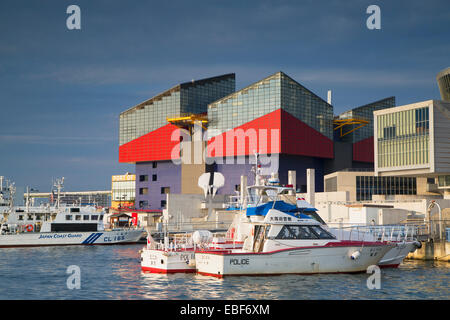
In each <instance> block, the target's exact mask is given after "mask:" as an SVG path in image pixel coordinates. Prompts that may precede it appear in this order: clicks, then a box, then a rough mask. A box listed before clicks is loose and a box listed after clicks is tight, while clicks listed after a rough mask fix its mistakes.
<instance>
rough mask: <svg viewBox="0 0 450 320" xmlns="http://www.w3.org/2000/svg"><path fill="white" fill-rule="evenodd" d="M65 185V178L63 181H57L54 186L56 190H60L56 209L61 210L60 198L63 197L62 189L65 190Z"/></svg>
mask: <svg viewBox="0 0 450 320" xmlns="http://www.w3.org/2000/svg"><path fill="white" fill-rule="evenodd" d="M63 184H64V177H62V178H61V179H56V181H55V183H54V184H53V185H54V186H55V187H56V190H58V194H57V198H56V208H58V209H59V205H60V196H61V189H62V188H63Z"/></svg>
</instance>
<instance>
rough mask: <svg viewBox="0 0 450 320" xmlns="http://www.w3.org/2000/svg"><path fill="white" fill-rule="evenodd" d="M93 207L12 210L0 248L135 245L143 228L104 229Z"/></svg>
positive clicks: (100, 213)
mask: <svg viewBox="0 0 450 320" xmlns="http://www.w3.org/2000/svg"><path fill="white" fill-rule="evenodd" d="M103 216H104V210H103V209H100V210H99V209H97V208H95V207H90V206H89V207H84V206H83V207H60V208H58V209H56V210H55V209H53V208H48V207H47V208H46V207H33V208H28V210H24V209H23V208H20V207H18V208H15V209H14V210H13V212H10V213H9V214H8V218H7V221H6V222H4V223H2V225H1V229H0V248H8V247H36V246H61V245H97V244H119V243H121V244H124V243H136V242H138V241H139V240H140V238H141V237H142V236H143V235H145V231H144V229H143V228H122V229H110V230H108V229H105V228H104V225H103Z"/></svg>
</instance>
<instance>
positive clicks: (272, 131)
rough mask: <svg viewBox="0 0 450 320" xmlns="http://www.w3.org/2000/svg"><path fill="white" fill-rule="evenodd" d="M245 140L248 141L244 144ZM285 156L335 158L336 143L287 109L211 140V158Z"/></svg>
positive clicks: (209, 143) (209, 152) (209, 148)
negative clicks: (275, 154) (274, 154)
mask: <svg viewBox="0 0 450 320" xmlns="http://www.w3.org/2000/svg"><path fill="white" fill-rule="evenodd" d="M244 141H245V142H244ZM254 151H258V152H259V153H260V154H271V153H284V154H294V155H304V156H309V157H319V158H330V159H331V158H333V157H334V154H333V141H332V140H330V139H328V138H327V137H326V136H324V135H323V134H321V133H320V132H318V131H316V130H315V129H313V128H311V127H310V126H308V125H306V124H305V123H304V122H302V121H300V120H298V119H297V118H296V117H294V116H292V115H291V114H289V113H288V112H286V111H284V110H283V109H278V110H275V111H273V112H271V113H268V114H266V115H264V116H262V117H260V118H257V119H255V120H252V121H250V122H247V123H245V124H243V125H241V126H239V127H237V128H235V129H233V130H229V131H227V132H225V133H223V134H221V135H219V136H216V137H214V138H212V139H211V140H210V141H208V157H224V156H241V155H252V154H253V152H254Z"/></svg>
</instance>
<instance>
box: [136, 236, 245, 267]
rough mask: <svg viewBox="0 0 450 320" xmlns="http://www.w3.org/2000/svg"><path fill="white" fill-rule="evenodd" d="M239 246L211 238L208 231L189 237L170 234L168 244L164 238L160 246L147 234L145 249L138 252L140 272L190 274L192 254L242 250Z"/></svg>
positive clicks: (193, 262)
mask: <svg viewBox="0 0 450 320" xmlns="http://www.w3.org/2000/svg"><path fill="white" fill-rule="evenodd" d="M242 245H243V243H242V242H239V241H232V240H227V239H226V238H224V237H214V236H213V235H212V233H211V232H210V231H208V230H198V231H195V232H194V233H192V234H181V235H174V236H173V239H172V241H171V242H170V241H169V237H167V236H166V237H165V242H164V243H157V242H155V241H154V240H153V238H152V236H151V235H150V234H148V235H147V246H146V247H144V248H143V249H142V250H141V252H140V253H141V269H142V271H143V272H149V273H193V272H196V267H195V252H196V251H221V250H227V249H235V248H242Z"/></svg>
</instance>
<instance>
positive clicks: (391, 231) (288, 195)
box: [229, 155, 422, 268]
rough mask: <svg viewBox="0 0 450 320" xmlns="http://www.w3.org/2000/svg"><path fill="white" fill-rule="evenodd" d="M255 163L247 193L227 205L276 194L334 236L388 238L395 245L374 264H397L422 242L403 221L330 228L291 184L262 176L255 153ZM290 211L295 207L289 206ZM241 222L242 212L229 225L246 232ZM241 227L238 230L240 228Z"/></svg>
mask: <svg viewBox="0 0 450 320" xmlns="http://www.w3.org/2000/svg"><path fill="white" fill-rule="evenodd" d="M255 163H256V164H255V167H254V168H253V169H252V171H253V172H254V173H255V182H256V183H255V185H254V186H249V187H247V196H246V197H245V199H244V200H242V199H240V197H239V196H236V197H233V198H234V199H233V201H232V203H230V204H229V207H233V208H240V209H241V211H242V208H243V207H246V208H252V207H255V206H258V205H261V204H262V203H265V202H267V201H270V200H274V199H275V198H276V197H277V196H281V197H283V199H284V200H285V201H286V202H287V203H290V204H296V205H297V208H298V210H297V211H298V212H299V213H301V214H304V215H307V216H308V217H310V218H312V219H314V220H316V221H318V222H320V223H321V225H322V227H323V228H324V229H326V230H327V231H329V232H330V233H332V234H333V235H334V236H336V238H337V239H340V240H355V241H378V240H382V241H390V242H392V243H393V244H395V246H394V247H393V248H392V249H391V250H389V251H388V252H387V253H386V254H385V255H384V256H383V258H382V259H381V260H380V262H379V263H378V265H379V266H380V267H383V268H387V267H398V266H399V265H400V264H401V263H402V261H403V260H404V259H405V258H406V256H407V255H408V254H409V253H410V252H414V251H415V250H416V249H417V248H420V247H421V246H422V245H421V243H420V242H419V241H417V239H416V238H415V233H414V230H415V229H414V227H413V226H405V225H394V226H351V227H347V228H330V227H329V226H327V224H326V223H325V222H324V221H323V220H322V219H321V218H320V216H319V215H318V214H317V209H316V208H314V207H313V206H312V205H311V204H310V203H308V202H307V201H306V200H305V199H303V198H296V192H295V190H294V189H293V187H291V186H280V185H279V180H278V179H277V176H276V174H272V176H271V177H267V176H263V175H262V174H261V170H260V169H259V166H258V155H256V161H255ZM290 210H291V211H295V210H293V209H292V208H291V209H290ZM243 221H244V222H245V221H246V219H245V215H244V216H242V215H241V217H239V218H238V219H237V220H236V222H234V225H233V224H232V226H231V227H230V228H231V229H232V230H233V233H234V230H238V231H237V232H236V233H237V234H241V237H242V236H246V235H247V234H248V231H249V230H248V227H247V230H245V229H246V227H245V223H244V227H242V222H243ZM242 228H243V229H244V230H241V229H242Z"/></svg>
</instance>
